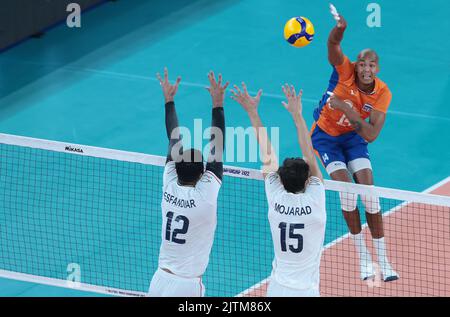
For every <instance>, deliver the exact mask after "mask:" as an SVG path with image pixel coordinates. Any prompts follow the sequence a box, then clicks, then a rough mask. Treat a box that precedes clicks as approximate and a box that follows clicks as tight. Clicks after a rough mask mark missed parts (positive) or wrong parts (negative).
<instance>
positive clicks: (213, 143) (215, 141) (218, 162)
mask: <svg viewBox="0 0 450 317" xmlns="http://www.w3.org/2000/svg"><path fill="white" fill-rule="evenodd" d="M208 80H209V83H210V86H209V87H207V88H206V89H207V90H208V91H209V93H210V94H211V98H212V105H213V109H212V122H211V140H210V153H209V156H208V162H207V163H206V170H208V171H211V172H212V173H214V175H216V176H217V177H218V178H219V179H222V176H223V150H224V147H225V113H224V111H223V102H224V98H225V90H226V89H227V87H228V84H229V83H228V82H227V83H226V84H225V85H223V86H222V75H221V74H219V77H218V81H217V82H216V78H215V76H214V73H213V72H212V71H211V72H209V74H208Z"/></svg>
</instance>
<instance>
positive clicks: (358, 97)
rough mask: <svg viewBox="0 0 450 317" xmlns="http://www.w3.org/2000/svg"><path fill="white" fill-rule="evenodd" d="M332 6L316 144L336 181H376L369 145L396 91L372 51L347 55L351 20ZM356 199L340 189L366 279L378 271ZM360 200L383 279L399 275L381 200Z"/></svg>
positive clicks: (315, 127)
mask: <svg viewBox="0 0 450 317" xmlns="http://www.w3.org/2000/svg"><path fill="white" fill-rule="evenodd" d="M330 8H331V13H332V15H333V16H334V18H335V20H336V21H337V25H336V26H335V27H334V28H333V29H332V30H331V32H330V35H329V37H328V60H329V62H330V64H331V65H332V66H333V73H332V75H331V78H330V81H329V86H328V89H327V92H326V93H325V94H324V95H323V97H322V100H321V101H320V103H319V106H318V107H317V108H316V109H315V110H314V119H315V122H314V124H313V128H312V132H311V134H312V136H311V137H312V143H313V147H314V150H315V151H316V154H317V155H318V156H319V157H320V159H321V161H322V163H323V165H324V166H325V168H326V170H327V172H328V174H329V175H330V177H331V178H332V179H333V180H337V181H343V182H351V177H353V179H354V180H355V182H356V183H359V184H366V185H373V173H372V166H371V163H370V159H369V152H368V149H367V144H368V142H373V141H374V140H375V139H376V138H377V137H378V135H379V133H380V131H381V129H382V127H383V124H384V120H385V117H386V112H387V109H388V107H389V103H390V102H391V98H392V95H391V92H390V90H389V88H388V87H387V85H386V84H385V83H384V82H382V81H381V80H380V79H379V78H377V74H378V71H379V64H378V61H379V60H378V55H377V53H376V52H375V51H374V50H371V49H365V50H362V51H361V52H360V53H359V55H358V57H357V61H356V62H351V61H350V60H349V59H348V57H347V56H345V55H344V54H343V52H342V48H341V41H342V38H343V36H344V31H345V29H346V27H347V22H346V21H345V19H344V18H343V17H342V16H341V15H339V14H338V13H337V11H336V9H335V8H334V6H333V5H330ZM367 118H369V120H368V122H367V121H366V119H367ZM357 199H358V196H357V195H355V194H349V193H340V200H341V209H342V212H343V215H344V218H345V220H346V222H347V225H348V228H349V230H350V233H351V236H352V238H353V241H354V243H355V245H356V249H357V250H358V254H359V259H360V273H361V279H363V280H366V279H368V278H371V277H372V276H374V275H375V272H374V267H373V264H372V258H371V255H370V253H369V252H368V250H367V248H366V246H365V240H364V237H363V234H362V232H361V220H360V214H359V210H358V207H357ZM361 200H362V203H363V205H364V208H365V211H366V218H367V223H368V225H369V229H370V232H371V234H372V238H373V242H374V247H375V250H376V252H377V257H378V262H379V264H380V269H381V273H382V274H383V279H384V281H386V282H387V281H393V280H396V279H398V278H399V275H398V273H397V272H395V271H394V270H393V268H392V266H391V264H390V263H389V261H388V258H387V254H386V253H387V252H386V246H385V241H384V230H383V220H382V216H381V207H380V203H379V200H378V198H377V197H371V196H364V195H361Z"/></svg>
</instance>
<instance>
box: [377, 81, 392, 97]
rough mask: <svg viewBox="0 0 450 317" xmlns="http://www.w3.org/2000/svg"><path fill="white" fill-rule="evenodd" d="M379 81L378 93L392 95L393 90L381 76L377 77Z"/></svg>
mask: <svg viewBox="0 0 450 317" xmlns="http://www.w3.org/2000/svg"><path fill="white" fill-rule="evenodd" d="M375 80H376V81H377V86H378V87H377V88H378V89H377V91H376V93H377V94H378V95H380V96H381V95H386V96H392V93H391V90H390V89H389V87H388V85H387V84H386V82H384V81H383V80H381V79H380V78H378V77H377V78H376V79H375Z"/></svg>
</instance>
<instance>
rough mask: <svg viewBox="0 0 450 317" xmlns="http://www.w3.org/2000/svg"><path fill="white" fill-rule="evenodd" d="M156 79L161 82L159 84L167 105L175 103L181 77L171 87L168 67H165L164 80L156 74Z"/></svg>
mask: <svg viewBox="0 0 450 317" xmlns="http://www.w3.org/2000/svg"><path fill="white" fill-rule="evenodd" d="M156 77H157V78H158V80H159V84H160V85H161V87H162V90H163V94H164V99H165V100H166V103H168V102H173V98H174V97H175V94H176V93H177V90H178V85H179V84H180V81H181V77H180V76H178V78H177V81H176V82H175V84H174V85H171V84H170V83H169V72H168V70H167V67H164V80H163V79H162V78H161V75H160V74H159V73H157V74H156Z"/></svg>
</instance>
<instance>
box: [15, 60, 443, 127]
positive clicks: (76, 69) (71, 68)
mask: <svg viewBox="0 0 450 317" xmlns="http://www.w3.org/2000/svg"><path fill="white" fill-rule="evenodd" d="M21 62H22V63H26V64H30V65H39V66H49V67H55V66H59V65H60V64H58V63H48V64H43V63H37V62H32V61H21ZM57 70H62V71H71V72H78V73H92V74H97V75H102V76H109V77H115V78H122V79H128V80H130V79H131V80H132V79H137V80H152V81H156V82H157V81H158V79H157V78H156V77H150V76H142V75H135V74H130V73H120V72H113V71H106V70H99V69H95V68H83V67H77V66H61V67H60V68H58V69H57ZM180 85H181V86H186V87H196V88H205V87H206V85H207V84H206V83H205V84H199V83H193V82H187V81H184V80H183V81H181V83H180ZM249 93H250V94H253V95H256V93H257V92H256V91H250V90H249ZM263 96H265V97H268V98H273V99H279V100H284V99H285V97H284V96H283V95H281V94H272V93H267V92H264V93H263ZM302 100H303V101H305V102H309V103H314V104H318V103H319V100H320V98H317V99H312V98H305V97H303V98H302ZM388 113H389V114H393V115H399V116H406V117H413V118H420V119H429V120H439V121H447V122H450V118H446V117H438V116H433V115H428V114H421V113H414V112H405V111H396V110H389V112H388Z"/></svg>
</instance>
